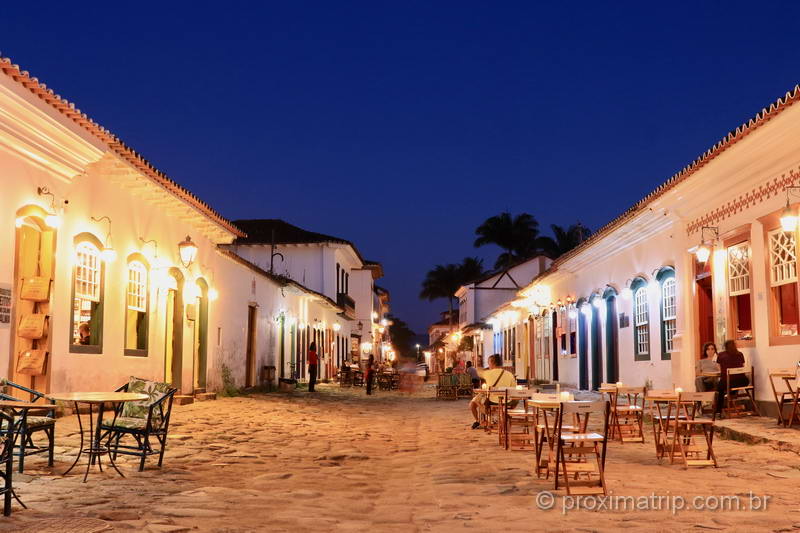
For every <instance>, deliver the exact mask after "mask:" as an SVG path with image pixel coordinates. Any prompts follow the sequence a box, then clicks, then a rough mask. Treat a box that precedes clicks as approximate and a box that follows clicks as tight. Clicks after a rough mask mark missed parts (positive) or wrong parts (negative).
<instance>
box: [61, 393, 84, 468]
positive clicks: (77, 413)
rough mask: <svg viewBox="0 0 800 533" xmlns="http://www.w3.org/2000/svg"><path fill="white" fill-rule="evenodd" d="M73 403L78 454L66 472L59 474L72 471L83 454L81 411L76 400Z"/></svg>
mask: <svg viewBox="0 0 800 533" xmlns="http://www.w3.org/2000/svg"><path fill="white" fill-rule="evenodd" d="M74 403H75V414H76V415H77V417H78V432H79V433H80V436H81V444H80V446H79V447H78V456H77V457H76V458H75V462H74V463H72V466H70V467H69V468H68V469H67V471H66V472H64V473H63V474H61V475H62V476H66V475H67V474H69V473H70V472H71V471H72V469H73V468H75V465H77V464H78V461H80V459H81V455H83V423H82V422H81V412H80V409H78V402H74Z"/></svg>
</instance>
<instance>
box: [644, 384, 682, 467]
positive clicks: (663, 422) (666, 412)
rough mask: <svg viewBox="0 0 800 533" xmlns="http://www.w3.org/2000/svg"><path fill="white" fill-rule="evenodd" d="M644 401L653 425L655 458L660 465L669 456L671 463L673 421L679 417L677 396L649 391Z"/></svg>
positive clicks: (671, 391) (673, 393)
mask: <svg viewBox="0 0 800 533" xmlns="http://www.w3.org/2000/svg"><path fill="white" fill-rule="evenodd" d="M645 401H646V404H647V405H648V406H649V408H650V419H651V421H652V423H653V442H654V443H655V447H656V458H657V459H658V462H659V463H660V462H661V460H662V459H663V458H664V457H665V456H670V461H671V460H672V457H671V455H670V454H671V450H672V435H673V434H674V432H675V420H676V419H677V418H678V416H679V413H678V406H677V402H678V394H677V393H676V392H675V391H673V390H649V391H647V393H646V396H645Z"/></svg>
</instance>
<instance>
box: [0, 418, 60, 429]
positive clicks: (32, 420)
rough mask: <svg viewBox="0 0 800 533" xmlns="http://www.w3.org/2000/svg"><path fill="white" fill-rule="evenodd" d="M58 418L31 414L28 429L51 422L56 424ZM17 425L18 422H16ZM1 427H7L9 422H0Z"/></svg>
mask: <svg viewBox="0 0 800 533" xmlns="http://www.w3.org/2000/svg"><path fill="white" fill-rule="evenodd" d="M55 423H56V419H55V418H50V417H49V416H29V417H28V429H33V428H39V427H43V426H49V425H50V424H55ZM15 425H16V424H15ZM0 427H2V428H3V429H5V428H6V427H7V424H6V422H5V420H4V421H3V422H2V424H0Z"/></svg>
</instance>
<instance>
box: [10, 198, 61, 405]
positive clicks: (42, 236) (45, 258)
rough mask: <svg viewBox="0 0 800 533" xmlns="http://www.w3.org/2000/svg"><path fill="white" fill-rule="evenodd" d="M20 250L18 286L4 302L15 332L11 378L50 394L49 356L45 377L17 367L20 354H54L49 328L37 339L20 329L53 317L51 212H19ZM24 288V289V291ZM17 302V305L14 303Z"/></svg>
mask: <svg viewBox="0 0 800 533" xmlns="http://www.w3.org/2000/svg"><path fill="white" fill-rule="evenodd" d="M16 215H17V219H16V220H17V230H16V243H15V244H16V246H15V257H14V259H15V260H14V273H15V275H14V286H13V287H2V290H3V292H2V293H0V296H2V298H3V299H4V300H5V299H8V300H9V301H8V304H7V305H8V307H10V308H11V309H12V312H11V314H10V315H3V321H6V320H7V321H8V323H9V324H10V325H11V331H12V336H11V339H12V352H11V357H9V368H8V374H7V375H8V376H12V379H13V380H14V381H15V382H16V383H19V384H20V385H24V386H26V387H29V388H31V389H35V390H38V391H40V392H50V372H49V368H50V367H51V364H50V361H49V360H50V359H51V357H52V355H48V356H46V359H45V367H44V370H43V372H42V373H41V374H37V375H30V374H18V373H17V371H16V365H17V362H18V358H19V354H21V353H25V352H27V351H34V350H43V351H45V353H46V354H47V353H49V352H50V346H51V342H50V338H49V337H50V336H49V331H48V329H49V328H47V327H45V328H44V332H43V334H42V335H41V336H40V337H39V338H36V339H33V338H28V336H27V335H26V336H20V335H19V333H20V332H19V331H18V328H17V326H18V325H19V322H20V319H21V318H22V317H24V316H27V315H33V314H38V315H41V314H44V315H50V300H51V297H52V290H51V289H52V287H53V281H54V279H53V278H54V274H55V251H56V231H55V229H53V228H51V227H48V226H47V225H46V224H45V222H44V221H45V219H46V217H47V212H45V211H44V209H42V208H41V207H38V206H32V205H31V206H26V207H23V208H21V209H20V210H18V211H17V213H16ZM23 287H24V289H23ZM12 298H13V303H12V301H11V300H12Z"/></svg>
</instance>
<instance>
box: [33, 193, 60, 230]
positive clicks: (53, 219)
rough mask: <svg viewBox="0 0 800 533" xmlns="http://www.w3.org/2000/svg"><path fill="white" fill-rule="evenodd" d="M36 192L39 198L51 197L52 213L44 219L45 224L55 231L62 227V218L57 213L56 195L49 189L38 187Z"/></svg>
mask: <svg viewBox="0 0 800 533" xmlns="http://www.w3.org/2000/svg"><path fill="white" fill-rule="evenodd" d="M36 192H37V194H39V196H49V197H50V212H49V213H48V214H47V216H45V217H44V223H45V224H47V226H48V227H51V228H54V229H55V228H57V227H59V226H61V217H59V216H58V213H57V212H56V195H55V194H53V193H52V192H51V191H50V189H48V188H47V187H37V188H36Z"/></svg>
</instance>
